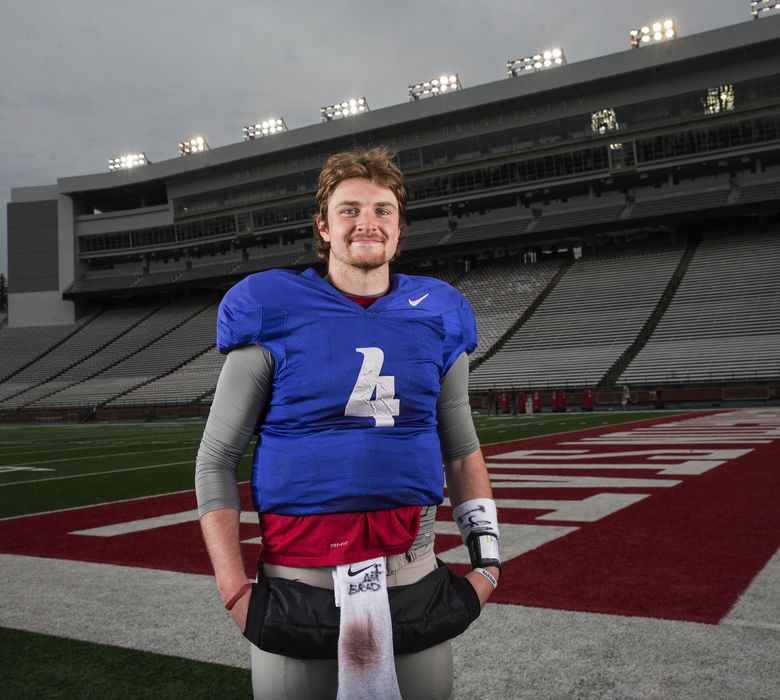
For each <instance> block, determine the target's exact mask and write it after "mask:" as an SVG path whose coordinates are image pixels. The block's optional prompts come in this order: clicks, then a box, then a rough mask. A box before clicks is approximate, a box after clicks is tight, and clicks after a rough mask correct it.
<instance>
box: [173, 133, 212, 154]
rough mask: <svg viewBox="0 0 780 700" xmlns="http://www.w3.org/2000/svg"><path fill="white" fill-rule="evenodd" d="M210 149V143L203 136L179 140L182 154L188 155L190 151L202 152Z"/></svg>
mask: <svg viewBox="0 0 780 700" xmlns="http://www.w3.org/2000/svg"><path fill="white" fill-rule="evenodd" d="M208 150H209V145H208V143H207V142H206V139H204V138H203V137H202V136H194V137H193V138H191V139H187V140H186V141H179V155H180V156H188V155H190V153H202V152H203V151H208Z"/></svg>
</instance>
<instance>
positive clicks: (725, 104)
mask: <svg viewBox="0 0 780 700" xmlns="http://www.w3.org/2000/svg"><path fill="white" fill-rule="evenodd" d="M701 104H702V107H704V114H719V113H720V112H731V111H732V110H733V109H734V86H733V85H731V84H726V85H715V86H713V87H711V88H707V96H706V97H702V98H701Z"/></svg>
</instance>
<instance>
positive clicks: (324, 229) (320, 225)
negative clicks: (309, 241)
mask: <svg viewBox="0 0 780 700" xmlns="http://www.w3.org/2000/svg"><path fill="white" fill-rule="evenodd" d="M315 223H316V225H317V231H318V232H319V234H320V236H322V240H324V241H328V242H330V234H329V233H328V225H327V223H325V222H324V221H323V220H322V217H321V216H318V217H317V218H316V220H315Z"/></svg>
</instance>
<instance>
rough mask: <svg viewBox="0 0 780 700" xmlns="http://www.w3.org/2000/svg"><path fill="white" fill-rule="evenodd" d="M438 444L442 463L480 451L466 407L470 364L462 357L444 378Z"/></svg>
mask: <svg viewBox="0 0 780 700" xmlns="http://www.w3.org/2000/svg"><path fill="white" fill-rule="evenodd" d="M436 413H437V419H438V431H439V441H440V442H441V451H442V456H443V457H444V461H445V462H449V461H450V460H452V459H457V458H458V457H465V456H466V455H470V454H471V453H472V452H474V450H476V449H477V448H478V447H479V439H478V438H477V431H476V430H475V429H474V421H473V420H472V418H471V405H470V404H469V361H468V357H467V356H466V353H465V352H464V353H461V355H460V357H459V358H458V359H457V360H455V364H454V365H452V367H450V371H449V372H447V374H446V375H445V376H444V379H442V382H441V391H440V392H439V402H438V403H437V404H436Z"/></svg>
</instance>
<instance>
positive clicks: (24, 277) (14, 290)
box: [8, 186, 77, 326]
mask: <svg viewBox="0 0 780 700" xmlns="http://www.w3.org/2000/svg"><path fill="white" fill-rule="evenodd" d="M74 241H75V237H74V233H73V208H72V205H71V200H70V198H69V197H66V196H62V195H60V194H59V193H58V192H57V188H56V187H51V186H49V187H38V188H24V189H17V190H12V192H11V202H10V203H9V204H8V325H9V326H41V325H58V324H64V323H73V322H74V321H75V320H76V309H75V306H74V304H73V302H69V301H63V299H62V290H63V289H65V288H67V287H68V286H69V285H70V284H72V283H73V280H74V274H75V266H76V264H77V263H76V258H75V250H74Z"/></svg>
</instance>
